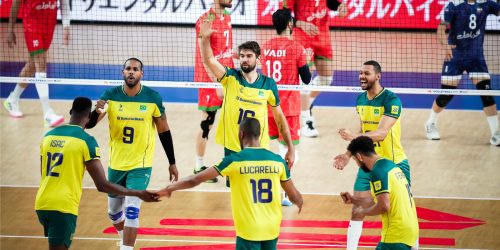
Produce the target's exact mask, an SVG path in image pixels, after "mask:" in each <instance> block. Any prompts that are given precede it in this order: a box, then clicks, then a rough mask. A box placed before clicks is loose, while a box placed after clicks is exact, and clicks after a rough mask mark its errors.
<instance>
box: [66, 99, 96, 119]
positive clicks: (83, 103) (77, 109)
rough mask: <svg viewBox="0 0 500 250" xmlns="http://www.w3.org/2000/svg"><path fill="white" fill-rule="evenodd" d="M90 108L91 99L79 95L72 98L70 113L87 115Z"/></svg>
mask: <svg viewBox="0 0 500 250" xmlns="http://www.w3.org/2000/svg"><path fill="white" fill-rule="evenodd" d="M91 109H92V101H91V100H90V99H89V98H87V97H83V96H79V97H77V98H75V99H74V100H73V105H72V106H71V111H70V114H71V115H76V116H88V115H89V113H90V110H91Z"/></svg>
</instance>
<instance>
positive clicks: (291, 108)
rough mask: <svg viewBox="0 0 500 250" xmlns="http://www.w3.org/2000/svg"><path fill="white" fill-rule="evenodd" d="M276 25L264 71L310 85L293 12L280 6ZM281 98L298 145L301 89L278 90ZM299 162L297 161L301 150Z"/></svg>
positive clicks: (273, 131) (275, 134)
mask: <svg viewBox="0 0 500 250" xmlns="http://www.w3.org/2000/svg"><path fill="white" fill-rule="evenodd" d="M273 26H274V28H275V29H276V32H277V34H278V35H277V36H276V37H274V38H272V39H270V40H268V41H266V42H265V43H264V44H263V46H262V50H261V51H262V52H263V53H262V55H261V60H260V61H261V63H262V73H263V74H264V75H267V76H269V77H272V78H273V79H274V80H275V81H276V83H277V84H284V85H300V82H299V75H300V78H301V79H302V82H304V83H305V84H308V83H309V82H310V81H311V72H310V71H309V67H308V66H307V60H306V52H305V49H304V47H303V46H302V45H300V44H299V43H298V42H296V41H294V40H292V36H291V34H292V30H293V26H294V22H293V18H292V14H291V11H290V10H289V9H280V10H277V11H276V12H274V13H273ZM278 95H279V98H280V101H281V105H280V106H281V109H282V110H283V113H284V114H285V117H286V120H287V122H288V126H289V128H290V135H291V137H292V142H293V144H294V145H297V144H298V143H299V139H300V137H299V131H300V92H298V91H284V90H281V91H278ZM268 114H269V137H270V138H271V139H276V138H278V141H279V151H280V152H279V153H280V155H281V157H282V158H283V159H284V158H285V154H286V152H288V148H287V146H286V144H285V141H284V140H283V136H282V135H280V133H279V130H278V127H277V126H276V123H275V122H274V118H273V116H272V112H268ZM295 155H296V158H295V159H296V161H297V156H298V154H297V152H296V153H295ZM282 205H284V206H291V205H292V203H291V202H290V201H289V200H288V198H287V197H286V196H285V198H284V199H283V201H282Z"/></svg>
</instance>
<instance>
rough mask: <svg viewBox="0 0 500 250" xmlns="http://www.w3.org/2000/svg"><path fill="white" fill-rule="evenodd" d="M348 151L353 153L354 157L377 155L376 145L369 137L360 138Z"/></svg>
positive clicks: (353, 141) (350, 145)
mask: <svg viewBox="0 0 500 250" xmlns="http://www.w3.org/2000/svg"><path fill="white" fill-rule="evenodd" d="M347 150H348V151H349V152H351V154H352V155H354V154H356V153H360V154H362V155H365V156H369V155H372V154H376V153H375V145H373V140H372V138H370V137H368V136H364V135H362V136H358V137H356V138H354V140H352V141H351V143H349V146H347Z"/></svg>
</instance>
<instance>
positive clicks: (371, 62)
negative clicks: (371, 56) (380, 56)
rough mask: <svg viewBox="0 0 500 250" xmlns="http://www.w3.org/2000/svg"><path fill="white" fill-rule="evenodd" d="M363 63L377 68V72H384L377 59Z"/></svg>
mask: <svg viewBox="0 0 500 250" xmlns="http://www.w3.org/2000/svg"><path fill="white" fill-rule="evenodd" d="M363 65H371V66H373V68H374V69H375V73H382V66H380V64H379V63H378V62H377V61H374V60H370V61H366V62H365V63H363Z"/></svg>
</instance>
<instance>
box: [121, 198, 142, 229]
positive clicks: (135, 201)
mask: <svg viewBox="0 0 500 250" xmlns="http://www.w3.org/2000/svg"><path fill="white" fill-rule="evenodd" d="M125 203H126V207H125V226H126V227H135V228H137V227H139V212H140V210H141V199H139V198H137V197H130V196H127V197H126V198H125Z"/></svg>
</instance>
